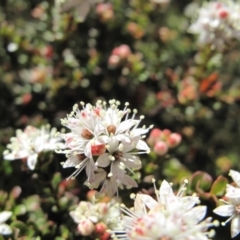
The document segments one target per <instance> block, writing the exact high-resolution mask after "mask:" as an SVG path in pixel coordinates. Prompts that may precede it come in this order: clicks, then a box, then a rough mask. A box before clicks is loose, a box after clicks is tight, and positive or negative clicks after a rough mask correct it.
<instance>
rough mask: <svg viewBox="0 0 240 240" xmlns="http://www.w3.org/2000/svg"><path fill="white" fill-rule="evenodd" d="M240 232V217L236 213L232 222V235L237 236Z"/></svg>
mask: <svg viewBox="0 0 240 240" xmlns="http://www.w3.org/2000/svg"><path fill="white" fill-rule="evenodd" d="M239 232H240V217H239V215H236V216H235V217H234V218H233V219H232V222H231V237H232V238H234V237H236V236H237V235H238V234H239Z"/></svg>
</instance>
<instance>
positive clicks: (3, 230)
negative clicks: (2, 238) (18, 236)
mask: <svg viewBox="0 0 240 240" xmlns="http://www.w3.org/2000/svg"><path fill="white" fill-rule="evenodd" d="M1 234H2V235H10V234H12V229H11V228H10V227H9V226H8V225H7V224H5V223H1V224H0V235H1Z"/></svg>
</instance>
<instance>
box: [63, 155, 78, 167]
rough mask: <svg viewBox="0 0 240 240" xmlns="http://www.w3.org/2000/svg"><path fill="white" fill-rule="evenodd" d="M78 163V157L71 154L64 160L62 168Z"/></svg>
mask: <svg viewBox="0 0 240 240" xmlns="http://www.w3.org/2000/svg"><path fill="white" fill-rule="evenodd" d="M79 163H80V161H79V159H78V157H77V156H71V157H70V158H68V159H67V160H66V162H64V164H63V168H68V167H75V166H76V165H78V164H79Z"/></svg>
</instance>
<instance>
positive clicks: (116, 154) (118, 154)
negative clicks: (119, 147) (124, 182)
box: [113, 151, 123, 161]
mask: <svg viewBox="0 0 240 240" xmlns="http://www.w3.org/2000/svg"><path fill="white" fill-rule="evenodd" d="M113 156H114V158H115V161H116V160H121V158H122V157H123V153H122V152H120V151H116V152H114V153H113Z"/></svg>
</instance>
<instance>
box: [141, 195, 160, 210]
mask: <svg viewBox="0 0 240 240" xmlns="http://www.w3.org/2000/svg"><path fill="white" fill-rule="evenodd" d="M138 195H139V198H140V199H141V200H142V202H143V203H144V204H145V205H146V206H147V207H148V208H149V209H153V208H154V207H156V206H157V205H158V202H157V201H156V200H154V199H153V198H152V197H150V196H149V195H146V194H138Z"/></svg>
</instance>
